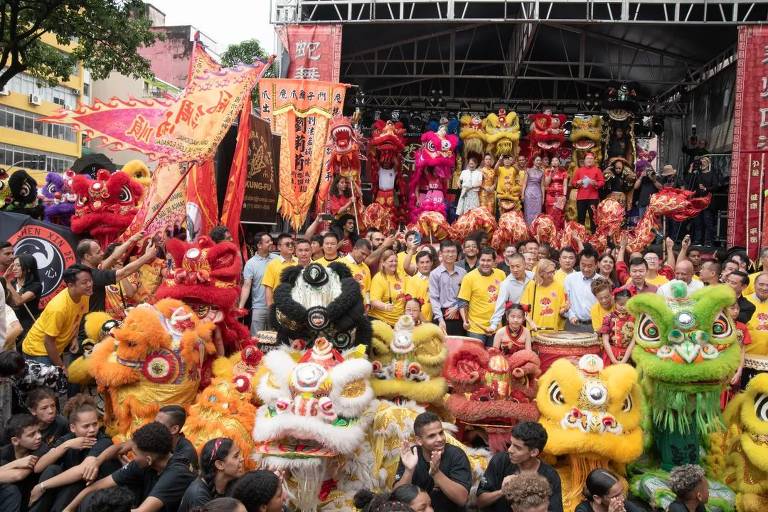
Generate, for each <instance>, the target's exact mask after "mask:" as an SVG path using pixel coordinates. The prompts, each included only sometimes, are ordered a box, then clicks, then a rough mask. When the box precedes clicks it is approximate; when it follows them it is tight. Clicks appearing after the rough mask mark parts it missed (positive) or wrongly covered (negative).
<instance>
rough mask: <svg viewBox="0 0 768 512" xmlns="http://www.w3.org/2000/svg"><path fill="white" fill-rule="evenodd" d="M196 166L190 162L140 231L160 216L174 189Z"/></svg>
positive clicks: (195, 163) (195, 162)
mask: <svg viewBox="0 0 768 512" xmlns="http://www.w3.org/2000/svg"><path fill="white" fill-rule="evenodd" d="M194 165H197V161H194V162H190V165H189V166H187V169H186V170H185V171H184V172H183V173H182V174H181V177H179V181H177V182H176V184H175V185H174V186H173V188H172V189H171V191H170V192H169V193H168V196H167V197H166V198H165V199H163V202H162V203H160V206H159V207H158V208H157V210H156V211H155V213H153V214H152V216H151V217H150V218H149V220H148V221H146V222H145V223H144V226H142V228H141V229H142V231H143V230H145V229H146V228H147V227H148V226H149V225H150V224H152V222H153V221H154V220H155V219H156V218H157V216H158V215H159V214H160V212H161V211H163V207H164V206H165V205H166V204H167V203H168V201H170V199H171V196H173V194H174V193H175V192H176V189H178V188H179V186H180V185H181V182H183V181H184V179H185V178H186V177H187V174H189V171H190V170H191V169H192V166H194Z"/></svg>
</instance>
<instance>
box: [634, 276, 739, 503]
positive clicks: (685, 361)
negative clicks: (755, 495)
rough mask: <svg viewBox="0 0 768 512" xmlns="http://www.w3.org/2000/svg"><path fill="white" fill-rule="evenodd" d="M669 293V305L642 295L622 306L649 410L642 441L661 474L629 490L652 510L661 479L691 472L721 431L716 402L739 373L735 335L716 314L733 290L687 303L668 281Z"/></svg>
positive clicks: (704, 293)
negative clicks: (649, 443) (683, 469)
mask: <svg viewBox="0 0 768 512" xmlns="http://www.w3.org/2000/svg"><path fill="white" fill-rule="evenodd" d="M671 291H672V298H670V299H665V298H664V297H662V296H661V295H656V294H651V293H641V294H638V295H636V296H635V297H633V298H632V299H630V300H629V302H628V303H627V309H628V310H629V311H630V313H632V315H633V316H634V317H635V333H634V338H635V348H634V350H633V351H632V359H633V360H634V362H635V363H636V364H637V368H638V371H639V372H640V375H641V377H642V382H643V391H644V394H645V396H646V399H647V400H648V402H649V403H650V405H651V406H650V407H649V408H648V410H649V413H650V414H649V418H648V420H647V421H648V423H649V428H650V429H651V430H652V432H647V433H648V434H651V433H652V440H653V447H654V448H655V454H654V455H656V456H657V457H658V459H659V461H660V464H661V469H662V471H661V472H655V473H652V475H651V479H649V477H646V476H645V475H642V474H641V475H639V476H638V477H636V478H635V479H634V480H633V489H635V492H636V493H638V494H640V495H641V496H642V497H643V498H644V499H646V500H648V501H650V502H652V503H654V504H658V503H659V500H660V498H661V496H662V495H663V490H662V489H663V486H664V485H665V483H664V482H665V479H666V477H665V475H664V471H669V470H671V469H672V468H673V467H675V466H680V465H682V464H697V463H698V462H699V457H700V452H701V448H702V440H703V439H704V438H705V437H707V436H709V435H710V434H712V433H714V432H719V431H722V430H723V427H724V425H723V422H722V417H721V412H720V394H721V393H722V390H723V387H724V385H725V384H724V383H725V382H727V381H728V379H729V378H730V377H731V376H732V375H733V374H734V373H735V371H736V368H737V367H738V365H739V344H738V342H737V335H736V329H735V328H734V326H733V322H732V321H731V319H730V318H729V317H728V315H727V314H725V313H724V311H723V309H724V308H725V307H727V306H728V305H730V304H732V303H733V302H734V300H735V296H734V293H733V290H731V288H730V287H729V286H726V285H717V286H709V287H706V288H704V289H702V290H698V291H696V292H694V293H692V294H691V295H690V296H688V295H687V287H686V285H685V283H683V282H682V281H673V282H672V283H671ZM638 470H639V471H643V468H639V469H638ZM715 491H717V489H713V488H712V486H710V493H712V494H713V495H714V494H715V493H716V492H715ZM725 501H726V502H727V501H728V499H727V498H726V500H725Z"/></svg>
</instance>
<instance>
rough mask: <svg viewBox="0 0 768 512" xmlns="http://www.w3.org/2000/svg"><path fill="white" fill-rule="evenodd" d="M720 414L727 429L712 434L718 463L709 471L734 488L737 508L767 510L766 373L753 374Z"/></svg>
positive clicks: (755, 511) (756, 511)
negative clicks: (723, 431) (722, 413)
mask: <svg viewBox="0 0 768 512" xmlns="http://www.w3.org/2000/svg"><path fill="white" fill-rule="evenodd" d="M724 416H725V421H726V423H727V425H728V431H727V432H725V433H722V434H721V433H717V434H714V435H713V436H712V437H713V439H712V440H711V448H710V452H712V451H717V452H718V453H717V460H718V462H719V464H717V465H716V466H715V467H711V468H710V469H711V472H712V474H713V476H717V477H720V478H722V479H723V480H724V482H725V483H726V484H728V485H729V486H730V487H731V488H732V489H733V490H734V491H736V509H737V510H738V511H739V512H762V511H764V510H768V374H766V373H763V374H759V375H756V376H755V377H753V378H752V380H750V381H749V384H747V387H746V388H745V389H744V391H743V392H742V393H739V394H738V395H736V396H735V397H734V398H733V400H731V401H730V402H729V403H728V407H726V409H725V413H724Z"/></svg>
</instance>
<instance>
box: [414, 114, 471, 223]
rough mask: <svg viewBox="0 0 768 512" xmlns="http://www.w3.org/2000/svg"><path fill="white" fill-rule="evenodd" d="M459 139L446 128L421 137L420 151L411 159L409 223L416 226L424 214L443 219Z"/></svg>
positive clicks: (441, 127)
mask: <svg viewBox="0 0 768 512" xmlns="http://www.w3.org/2000/svg"><path fill="white" fill-rule="evenodd" d="M458 141H459V139H458V137H456V136H455V135H450V134H448V133H447V128H446V127H445V126H440V128H438V130H437V131H436V132H427V133H425V134H423V135H422V136H421V148H419V150H418V151H417V152H416V155H415V157H414V167H413V176H411V179H410V182H409V185H408V186H409V188H408V192H409V195H408V210H409V221H410V222H411V223H415V222H416V221H417V220H418V218H419V214H420V213H421V212H423V211H436V212H439V213H442V214H443V216H445V215H446V207H445V205H446V203H447V202H448V196H447V193H448V181H449V180H450V179H451V176H452V174H453V167H454V165H455V164H456V146H457V145H458Z"/></svg>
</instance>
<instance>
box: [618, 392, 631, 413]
mask: <svg viewBox="0 0 768 512" xmlns="http://www.w3.org/2000/svg"><path fill="white" fill-rule="evenodd" d="M631 410H632V395H627V398H625V399H624V403H623V404H622V406H621V412H629V411H631Z"/></svg>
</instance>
